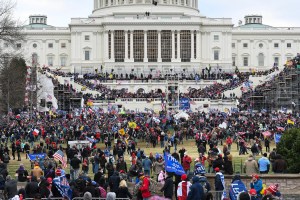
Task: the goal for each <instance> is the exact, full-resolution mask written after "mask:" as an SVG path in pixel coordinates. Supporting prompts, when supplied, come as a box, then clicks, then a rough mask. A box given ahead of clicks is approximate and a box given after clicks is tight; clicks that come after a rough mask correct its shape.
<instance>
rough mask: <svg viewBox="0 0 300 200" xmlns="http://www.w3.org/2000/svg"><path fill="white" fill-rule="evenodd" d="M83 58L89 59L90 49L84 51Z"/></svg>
mask: <svg viewBox="0 0 300 200" xmlns="http://www.w3.org/2000/svg"><path fill="white" fill-rule="evenodd" d="M84 60H90V51H84Z"/></svg>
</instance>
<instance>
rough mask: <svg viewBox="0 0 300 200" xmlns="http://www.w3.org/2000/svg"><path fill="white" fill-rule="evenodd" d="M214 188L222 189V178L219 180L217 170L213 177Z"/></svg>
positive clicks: (219, 176)
mask: <svg viewBox="0 0 300 200" xmlns="http://www.w3.org/2000/svg"><path fill="white" fill-rule="evenodd" d="M215 190H216V191H223V190H224V185H223V183H222V180H221V173H220V172H218V173H217V174H216V177H215Z"/></svg>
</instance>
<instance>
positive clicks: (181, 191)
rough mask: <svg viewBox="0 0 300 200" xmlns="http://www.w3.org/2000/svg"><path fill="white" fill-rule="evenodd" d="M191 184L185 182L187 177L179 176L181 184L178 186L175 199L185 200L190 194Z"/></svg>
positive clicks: (184, 175)
mask: <svg viewBox="0 0 300 200" xmlns="http://www.w3.org/2000/svg"><path fill="white" fill-rule="evenodd" d="M191 186H192V184H191V183H190V182H189V181H187V175H186V174H182V175H181V182H180V183H179V184H178V188H177V198H178V200H186V199H187V196H188V193H189V192H190V187H191Z"/></svg>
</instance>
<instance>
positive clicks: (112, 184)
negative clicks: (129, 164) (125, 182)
mask: <svg viewBox="0 0 300 200" xmlns="http://www.w3.org/2000/svg"><path fill="white" fill-rule="evenodd" d="M120 181H121V178H120V176H119V173H118V172H117V171H115V172H114V173H113V175H112V176H111V177H110V178H109V180H108V185H109V188H110V191H111V192H116V191H117V190H118V188H119V184H120Z"/></svg>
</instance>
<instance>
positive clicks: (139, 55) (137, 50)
mask: <svg viewBox="0 0 300 200" xmlns="http://www.w3.org/2000/svg"><path fill="white" fill-rule="evenodd" d="M133 57H134V62H143V61H144V31H143V30H135V31H133Z"/></svg>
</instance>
